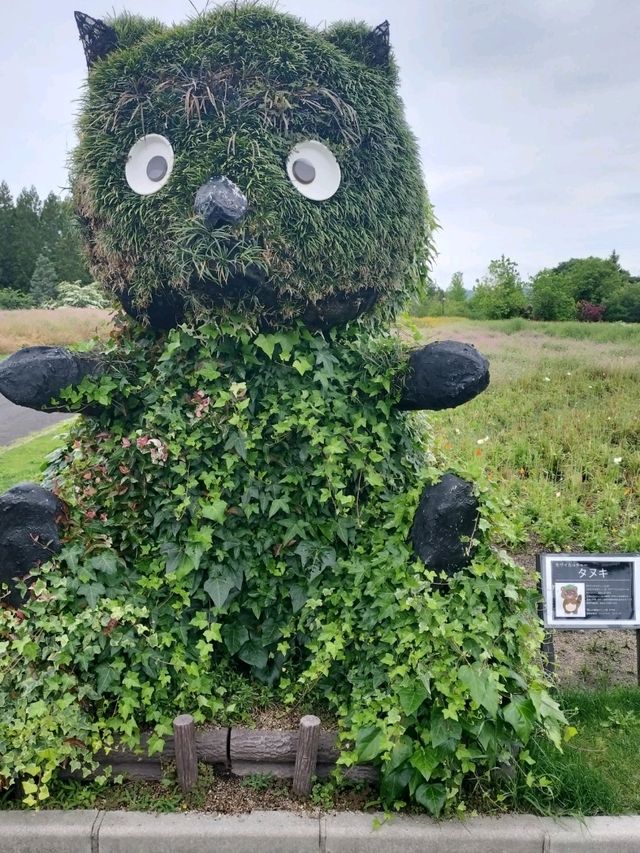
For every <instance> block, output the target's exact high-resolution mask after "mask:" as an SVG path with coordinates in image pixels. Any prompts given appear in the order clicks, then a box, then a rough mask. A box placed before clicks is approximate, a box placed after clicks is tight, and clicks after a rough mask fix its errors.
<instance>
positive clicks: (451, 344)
mask: <svg viewBox="0 0 640 853" xmlns="http://www.w3.org/2000/svg"><path fill="white" fill-rule="evenodd" d="M488 384H489V362H488V361H487V359H486V358H485V357H484V356H483V355H481V353H479V352H478V350H477V349H476V348H475V347H473V346H471V344H463V343H460V342H459V341H436V342H435V343H432V344H427V346H426V347H422V349H417V350H413V352H412V353H411V354H410V356H409V371H408V373H407V377H406V379H405V383H404V388H403V389H402V397H401V398H400V402H399V403H398V408H399V409H403V410H414V409H430V410H431V411H437V410H438V409H453V408H454V407H455V406H460V405H462V403H466V402H468V401H469V400H472V399H473V398H474V397H475V396H477V395H478V394H480V393H481V392H482V391H484V389H485V388H486V387H487V385H488Z"/></svg>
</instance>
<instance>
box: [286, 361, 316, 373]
mask: <svg viewBox="0 0 640 853" xmlns="http://www.w3.org/2000/svg"><path fill="white" fill-rule="evenodd" d="M291 366H292V367H293V368H294V369H295V370H297V371H298V373H299V374H300V376H304V375H305V373H307V371H309V370H312V369H313V365H312V364H311V363H310V362H309V361H307V359H306V358H304V357H302V358H296V359H295V361H294V362H293V364H292V365H291Z"/></svg>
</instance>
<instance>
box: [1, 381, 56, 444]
mask: <svg viewBox="0 0 640 853" xmlns="http://www.w3.org/2000/svg"><path fill="white" fill-rule="evenodd" d="M69 417H70V416H69V415H61V414H53V415H48V414H45V413H44V412H36V411H34V410H33V409H25V408H24V407H23V406H14V405H13V403H10V402H9V401H8V400H7V398H6V397H3V396H2V395H1V394H0V447H1V446H2V445H5V444H11V442H12V441H15V440H16V439H17V438H23V437H24V436H25V435H29V433H31V432H36V431H37V430H41V429H46V427H48V426H51V425H52V424H55V423H56V422H57V421H64V420H66V419H67V418H69Z"/></svg>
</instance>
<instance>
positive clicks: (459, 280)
mask: <svg viewBox="0 0 640 853" xmlns="http://www.w3.org/2000/svg"><path fill="white" fill-rule="evenodd" d="M414 313H415V314H417V315H419V316H424V315H438V314H448V315H462V316H466V317H472V318H476V319H479V320H499V319H505V318H508V317H530V318H531V319H533V320H576V319H577V320H584V321H586V322H595V321H598V320H609V321H612V322H616V321H623V322H627V323H640V277H638V276H632V275H631V274H630V273H629V272H628V270H625V269H623V268H622V267H621V265H620V258H619V256H618V254H617V253H616V252H615V251H614V252H612V253H611V255H610V256H609V257H608V258H594V257H590V258H571V260H568V261H563V262H562V263H560V264H558V265H557V266H556V267H553V268H550V269H543V270H540V272H538V273H536V275H534V276H533V277H532V278H530V279H529V280H528V281H525V280H524V279H523V278H522V277H521V276H520V273H519V271H518V265H517V264H516V263H515V261H512V260H511V259H510V258H507V257H505V256H504V255H503V256H502V257H501V258H499V259H497V260H493V261H491V263H490V264H489V268H488V270H487V272H486V273H485V275H484V276H483V277H482V278H480V279H478V280H477V281H476V285H475V287H474V289H473V291H472V292H471V294H469V293H468V291H467V290H466V289H465V286H464V281H463V276H462V273H461V272H456V273H454V274H453V276H452V279H451V283H450V285H449V287H448V288H447V289H446V290H444V289H442V288H440V287H438V286H437V285H431V286H430V287H429V288H428V291H427V296H426V299H425V300H424V301H423V302H421V303H419V304H416V305H414Z"/></svg>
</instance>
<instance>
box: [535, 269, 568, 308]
mask: <svg viewBox="0 0 640 853" xmlns="http://www.w3.org/2000/svg"><path fill="white" fill-rule="evenodd" d="M531 309H532V312H533V319H534V320H574V319H575V316H576V302H575V299H574V298H573V294H572V292H571V291H570V289H569V287H568V285H567V283H566V282H565V281H564V280H563V278H562V276H559V275H557V274H556V273H554V272H553V270H549V269H544V270H540V272H539V273H537V274H536V275H535V276H534V277H533V279H532V280H531Z"/></svg>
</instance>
